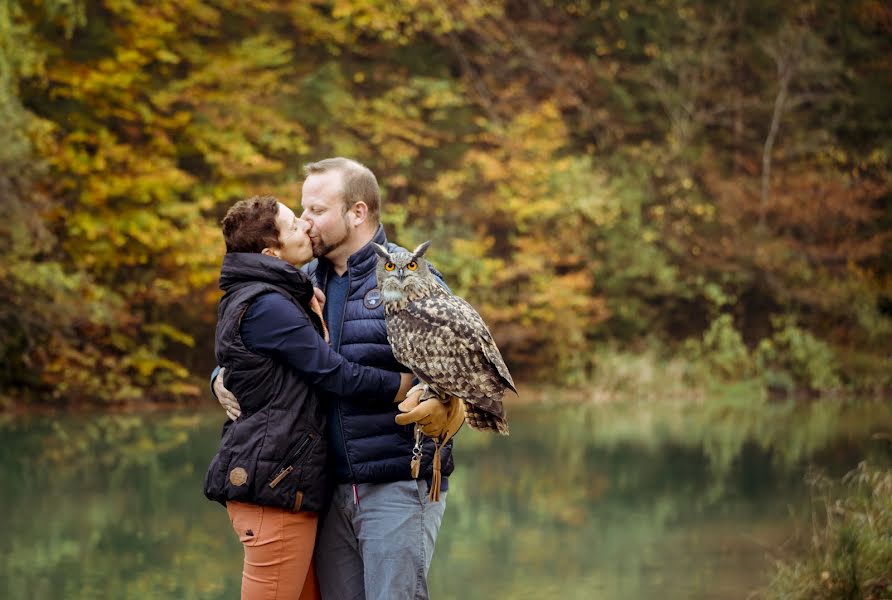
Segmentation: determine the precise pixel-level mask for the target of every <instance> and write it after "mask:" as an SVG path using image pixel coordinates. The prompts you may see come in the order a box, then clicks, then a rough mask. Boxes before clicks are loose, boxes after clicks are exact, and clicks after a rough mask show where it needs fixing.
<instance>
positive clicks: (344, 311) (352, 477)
mask: <svg viewBox="0 0 892 600" xmlns="http://www.w3.org/2000/svg"><path fill="white" fill-rule="evenodd" d="M352 287H353V276H352V275H351V273H350V259H349V258H348V259H347V297H346V298H344V308H342V309H341V333H340V335H338V347H337V348H336V349H335V352H337V353H338V354H340V352H341V343H342V342H343V341H344V319H345V318H346V317H347V303H348V302H349V301H350V292H351V289H352ZM338 427H340V428H341V439H342V440H343V441H344V458H346V459H347V469H348V470H349V471H350V481H351V483H353V487H354V491H355V489H356V481H355V479H356V476H355V475H354V474H353V463H352V462H350V452H349V451H348V450H347V436H346V435H344V415H343V413H341V401H340V400H338Z"/></svg>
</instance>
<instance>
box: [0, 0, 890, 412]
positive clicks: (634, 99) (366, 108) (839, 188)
mask: <svg viewBox="0 0 892 600" xmlns="http://www.w3.org/2000/svg"><path fill="white" fill-rule="evenodd" d="M890 98H892V9H890V8H889V7H888V5H887V4H886V3H883V2H879V1H877V0H859V1H856V2H849V3H836V2H830V1H829V0H828V1H817V0H816V1H812V2H804V3H793V4H789V3H784V2H778V1H775V0H761V1H759V0H750V1H742V0H730V1H728V2H724V3H721V5H720V6H718V5H716V4H715V3H710V2H705V1H703V0H698V1H695V0H691V1H682V0H679V1H669V0H663V1H657V2H633V1H629V0H614V1H607V0H605V1H601V2H595V1H588V0H573V1H558V0H538V1H532V0H531V1H508V0H502V1H496V2H487V3H476V2H474V3H472V2H462V1H459V0H437V1H436V2H435V1H433V0H397V1H387V2H384V1H382V0H328V1H321V0H310V1H296V0H293V1H287V0H263V1H258V2H251V3H245V2H241V1H239V0H214V1H211V0H178V1H176V2H174V1H173V0H159V1H157V2H133V1H126V0H104V1H91V2H86V1H83V0H71V1H63V0H45V1H38V0H12V1H11V2H7V3H3V4H2V6H0V117H2V121H3V124H4V126H3V127H2V128H0V194H2V197H3V202H2V208H0V211H2V215H0V253H2V256H0V274H2V277H0V298H2V303H0V364H2V367H0V389H5V390H7V393H9V394H18V393H21V392H25V393H27V394H31V395H40V396H41V397H43V398H58V399H60V400H61V399H69V400H108V401H131V400H136V399H139V398H142V397H144V396H145V393H146V392H145V390H149V391H150V393H151V395H153V396H154V397H159V398H164V397H179V396H183V395H188V394H195V393H197V391H198V388H197V387H196V384H195V379H194V378H193V377H190V373H198V374H203V372H204V371H205V370H206V369H207V368H208V367H209V365H210V363H212V362H213V353H212V349H211V348H212V334H213V324H214V321H215V317H216V314H215V309H214V307H215V302H216V299H217V297H218V292H217V290H216V276H217V270H218V267H219V263H220V258H221V256H222V252H223V244H222V240H221V236H220V234H219V229H218V225H217V223H218V221H219V219H220V217H221V216H222V214H223V213H224V212H225V210H226V209H227V208H228V207H229V206H230V205H231V204H232V203H233V202H235V201H236V200H238V199H240V198H242V197H245V196H247V195H250V194H254V193H272V194H276V195H278V196H279V197H280V198H281V199H282V200H284V201H285V202H287V203H288V204H290V205H292V206H293V207H297V206H298V204H299V200H300V198H299V190H300V187H299V185H300V181H301V179H302V174H301V166H302V164H304V163H305V162H308V161H311V160H316V159H319V158H322V157H325V156H331V155H345V156H350V157H354V158H356V159H358V160H360V161H362V162H364V163H365V164H367V165H368V166H369V167H371V168H372V170H373V171H375V173H376V174H377V175H378V178H379V181H380V183H381V185H382V189H383V192H384V197H385V211H384V212H385V222H386V225H387V227H388V232H389V235H390V237H391V239H394V240H395V241H398V242H400V243H402V244H403V245H407V246H412V245H414V244H417V243H419V242H421V241H423V240H425V239H432V240H433V246H432V250H431V253H430V254H431V258H432V260H433V261H434V262H435V263H436V264H437V265H438V266H439V267H441V269H442V270H443V271H444V273H445V274H446V276H447V279H448V281H449V283H450V285H451V286H452V287H453V289H454V290H455V291H456V292H458V293H460V294H462V295H463V296H465V297H466V298H468V299H469V300H470V301H471V302H472V303H474V304H475V305H476V306H477V307H478V308H479V309H480V310H481V312H482V313H483V314H484V316H485V318H486V319H487V321H488V323H489V324H490V326H491V328H492V330H493V333H494V335H495V337H496V338H497V340H498V341H499V343H500V345H501V347H502V348H503V350H504V353H505V355H506V359H507V360H508V362H509V364H511V365H512V366H513V367H514V368H515V369H516V370H517V371H518V372H520V373H523V374H524V375H525V377H527V378H530V379H533V378H535V379H537V380H547V381H552V382H557V383H567V382H571V383H585V382H587V381H591V380H592V379H593V378H594V379H596V378H597V377H598V368H599V367H598V364H597V363H598V361H597V360H596V358H595V357H596V352H595V350H596V349H601V350H603V348H605V347H606V348H614V349H616V350H617V351H621V352H633V353H634V352H639V353H641V352H647V353H648V354H649V355H651V354H654V353H656V356H658V357H659V356H662V357H665V356H670V355H672V356H675V357H677V356H679V355H682V356H684V357H687V359H688V360H690V362H691V364H692V365H695V366H696V368H694V369H692V373H695V372H701V371H702V372H705V373H707V374H708V376H709V377H711V378H718V379H722V380H739V379H745V378H754V377H755V378H759V379H760V381H762V382H763V383H764V384H765V385H768V386H771V387H779V388H781V389H787V390H795V389H802V390H812V391H823V390H831V389H840V388H843V387H849V388H856V389H858V390H860V391H870V390H874V391H876V390H882V389H888V387H889V385H890V372H892V368H890V366H892V365H890V362H889V356H890V353H892V260H890V257H892V253H890V248H892V239H890V236H892V202H890V167H892V162H890V160H892V159H890V156H892V100H890Z"/></svg>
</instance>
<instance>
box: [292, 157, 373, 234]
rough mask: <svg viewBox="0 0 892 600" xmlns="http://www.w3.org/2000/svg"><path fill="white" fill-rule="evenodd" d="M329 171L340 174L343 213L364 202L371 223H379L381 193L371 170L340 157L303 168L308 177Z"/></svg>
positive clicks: (313, 163) (309, 164)
mask: <svg viewBox="0 0 892 600" xmlns="http://www.w3.org/2000/svg"><path fill="white" fill-rule="evenodd" d="M329 171H337V172H339V173H340V174H341V186H342V187H341V194H342V196H343V197H342V200H343V201H344V212H347V211H348V210H350V209H351V208H352V207H353V205H354V204H356V203H357V202H365V204H366V206H368V207H369V217H370V218H371V220H372V222H373V223H378V222H380V214H381V191H380V189H379V188H378V180H377V179H376V178H375V174H374V173H372V171H371V169H369V168H368V167H366V166H365V165H363V164H362V163H359V162H357V161H355V160H352V159H349V158H343V157H340V156H338V157H336V158H326V159H323V160H320V161H318V162H312V163H308V164H306V165H305V166H304V173H305V174H306V175H307V176H308V177H309V176H310V175H319V174H321V173H328V172H329Z"/></svg>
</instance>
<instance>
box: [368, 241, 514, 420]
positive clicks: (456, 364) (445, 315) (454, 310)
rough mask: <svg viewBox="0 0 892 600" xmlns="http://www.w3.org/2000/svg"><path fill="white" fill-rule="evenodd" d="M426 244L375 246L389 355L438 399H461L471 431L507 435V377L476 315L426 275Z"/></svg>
mask: <svg viewBox="0 0 892 600" xmlns="http://www.w3.org/2000/svg"><path fill="white" fill-rule="evenodd" d="M428 244H429V243H424V244H422V245H421V246H419V247H418V248H416V249H415V251H414V252H405V251H399V252H393V253H390V252H388V251H387V250H386V249H385V248H384V247H382V246H378V245H377V244H376V252H377V253H378V255H379V259H378V270H377V276H378V288H379V289H380V291H381V296H382V298H383V299H384V311H385V322H386V324H387V337H388V339H389V341H390V344H391V346H392V347H393V355H394V356H395V357H396V359H397V360H398V361H400V362H401V363H402V364H404V365H406V366H407V367H409V368H410V369H411V370H412V372H413V373H415V375H416V376H417V377H418V378H419V379H420V380H422V381H424V382H426V383H427V384H428V385H429V386H430V387H432V388H433V389H434V390H435V391H436V392H437V393H439V394H440V395H441V396H445V395H452V396H455V397H457V398H460V399H461V400H463V401H464V404H465V419H466V421H467V423H468V425H470V426H471V427H472V428H474V429H479V430H483V431H494V432H498V433H501V434H504V435H507V434H508V423H507V421H506V419H505V408H504V406H503V405H502V396H503V395H504V394H505V392H506V391H507V390H512V391H514V392H515V393H516V392H517V390H516V389H515V387H514V381H513V380H512V379H511V373H509V372H508V367H507V366H505V361H504V360H503V359H502V355H501V353H500V352H499V349H498V348H497V347H496V344H495V342H494V341H493V339H492V335H491V334H490V332H489V329H488V328H487V327H486V324H485V323H484V322H483V319H482V318H481V317H480V315H479V314H477V311H476V310H474V308H473V307H472V306H471V305H470V304H468V303H467V302H465V301H464V300H463V299H461V298H459V297H458V296H455V295H454V294H452V293H450V292H449V291H448V290H447V289H446V288H445V287H443V286H442V285H441V284H440V283H439V282H438V281H437V280H436V278H435V277H434V275H433V273H431V271H430V268H429V265H428V263H427V261H426V260H425V259H424V258H423V254H424V251H425V250H426V249H427V246H428Z"/></svg>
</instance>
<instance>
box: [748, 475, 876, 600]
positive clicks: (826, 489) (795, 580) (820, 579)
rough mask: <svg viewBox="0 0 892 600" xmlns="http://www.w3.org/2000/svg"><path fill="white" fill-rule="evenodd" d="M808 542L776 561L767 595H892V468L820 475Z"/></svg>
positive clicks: (867, 599)
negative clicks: (841, 475) (839, 477)
mask: <svg viewBox="0 0 892 600" xmlns="http://www.w3.org/2000/svg"><path fill="white" fill-rule="evenodd" d="M812 489H813V494H814V495H815V497H816V502H815V503H814V506H815V508H814V509H813V511H814V512H813V515H812V526H811V531H809V532H808V537H809V540H810V543H809V544H807V545H806V546H805V548H804V549H803V550H802V551H801V552H800V553H799V554H797V555H796V556H792V557H787V558H784V559H781V560H778V561H777V562H776V564H775V570H774V576H773V578H772V581H771V584H770V585H769V587H768V589H767V590H766V591H765V592H764V593H763V594H762V595H760V597H761V598H764V600H781V599H783V600H843V599H850V598H852V599H854V598H859V599H864V600H889V599H892V470H890V469H878V468H875V467H871V466H868V465H867V464H865V463H862V464H861V465H859V467H858V468H857V469H855V470H854V471H852V472H850V473H849V474H848V475H846V476H845V477H844V478H843V479H842V481H841V482H835V481H831V480H828V479H826V478H824V477H817V478H816V479H815V480H814V481H813V482H812Z"/></svg>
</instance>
